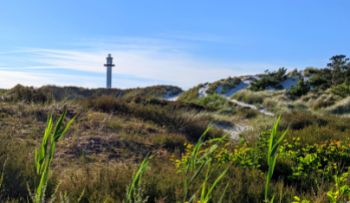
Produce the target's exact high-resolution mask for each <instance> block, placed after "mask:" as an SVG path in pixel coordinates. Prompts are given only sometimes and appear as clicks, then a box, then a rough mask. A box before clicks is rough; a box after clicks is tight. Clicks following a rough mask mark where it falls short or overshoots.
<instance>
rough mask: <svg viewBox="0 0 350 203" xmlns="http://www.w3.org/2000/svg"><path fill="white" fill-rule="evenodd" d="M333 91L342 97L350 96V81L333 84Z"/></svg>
mask: <svg viewBox="0 0 350 203" xmlns="http://www.w3.org/2000/svg"><path fill="white" fill-rule="evenodd" d="M331 91H332V93H333V94H335V95H338V96H340V97H343V98H345V97H347V96H350V83H345V82H344V83H342V84H340V85H336V86H333V87H332V89H331Z"/></svg>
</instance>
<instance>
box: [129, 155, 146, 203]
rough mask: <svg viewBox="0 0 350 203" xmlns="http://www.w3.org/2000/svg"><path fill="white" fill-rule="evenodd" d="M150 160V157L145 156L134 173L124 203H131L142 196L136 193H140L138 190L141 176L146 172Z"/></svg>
mask: <svg viewBox="0 0 350 203" xmlns="http://www.w3.org/2000/svg"><path fill="white" fill-rule="evenodd" d="M151 158H152V156H146V158H145V159H144V160H143V161H142V162H141V164H140V166H139V168H138V169H137V171H136V172H135V173H134V175H133V177H132V180H131V184H130V185H129V186H128V188H127V192H126V200H125V203H133V202H135V201H136V199H137V198H142V194H138V193H139V192H140V190H139V189H140V187H141V184H142V176H143V175H144V173H145V172H146V170H147V168H148V164H149V161H150V159H151Z"/></svg>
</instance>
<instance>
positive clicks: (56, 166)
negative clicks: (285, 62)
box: [0, 55, 350, 203]
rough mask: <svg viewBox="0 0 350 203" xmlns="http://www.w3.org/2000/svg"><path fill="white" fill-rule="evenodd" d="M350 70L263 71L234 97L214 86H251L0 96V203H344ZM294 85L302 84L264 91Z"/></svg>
mask: <svg viewBox="0 0 350 203" xmlns="http://www.w3.org/2000/svg"><path fill="white" fill-rule="evenodd" d="M348 65H349V61H348V60H347V58H346V57H344V56H341V55H339V56H336V57H332V58H331V60H330V63H329V64H328V66H327V67H325V68H323V69H315V68H307V69H305V70H304V71H303V72H300V71H293V72H290V73H286V72H285V70H284V69H280V70H279V71H276V72H267V73H265V74H264V75H261V76H260V80H261V81H260V80H257V81H255V82H253V84H254V85H253V86H255V87H259V88H257V90H259V91H256V90H255V89H254V90H249V89H245V90H241V91H239V92H237V93H235V94H234V95H233V96H232V97H231V98H229V97H227V96H225V95H223V94H224V93H225V91H226V90H223V92H217V90H218V87H223V86H225V85H226V86H227V87H226V89H232V88H234V85H236V84H237V83H238V82H245V81H246V79H247V78H248V77H246V78H245V79H244V77H242V78H238V79H239V80H238V79H235V78H231V79H227V80H220V81H217V82H213V83H208V91H207V92H206V93H207V95H206V96H203V95H202V97H199V94H198V91H199V89H200V88H202V86H197V87H195V88H193V89H190V90H188V91H185V92H183V93H181V92H182V91H181V89H179V88H176V87H172V86H154V87H149V88H138V89H129V90H118V89H112V90H105V89H84V88H76V87H63V88H61V87H54V86H46V87H41V88H32V87H23V86H20V85H18V86H16V87H14V88H12V89H9V90H1V91H0V100H1V101H0V129H1V131H0V201H1V202H43V200H45V201H46V202H49V201H51V202H106V203H108V202H263V201H265V202H295V203H297V202H298V203H301V202H303V203H307V202H346V201H349V200H350V197H349V194H350V192H349V191H350V190H349V188H350V179H349V167H350V158H349V152H350V139H349V135H350V126H349V123H350V118H349V115H350V108H349V106H350V105H349V104H350V95H349V82H348V76H347V73H348V70H349V69H348ZM288 77H299V78H300V80H299V81H298V83H297V84H295V85H294V87H291V88H290V89H287V90H278V91H271V90H269V91H264V90H265V89H269V88H270V87H273V88H276V89H278V88H279V87H278V86H279V85H280V84H281V81H284V80H285V79H286V78H288ZM250 78H251V77H250ZM263 78H265V79H263ZM258 81H260V82H258ZM219 89H220V88H219ZM224 89H225V88H224ZM221 90H222V89H221ZM179 93H181V95H180V97H179V100H177V101H166V100H165V97H166V96H173V95H177V94H179ZM234 100H238V101H239V102H237V101H236V102H235V101H234ZM240 102H241V103H246V104H249V105H250V106H247V105H245V106H241V105H239V103H240ZM62 109H66V110H62ZM267 110H268V111H271V112H272V113H274V114H269V115H266V114H264V111H267ZM278 114H281V117H280V118H278V119H277V122H274V121H275V119H276V118H275V117H276V116H274V115H278ZM51 115H53V116H51ZM55 115H61V116H59V117H57V116H55ZM74 116H76V118H75V117H74ZM54 118H56V119H54ZM73 118H74V124H73V125H71V123H72V122H73V120H72V119H73ZM54 120H56V122H54ZM70 125H71V126H70ZM69 126H70V130H68V131H67V129H68V127H69ZM208 126H209V128H208ZM286 129H288V133H286V131H285V130H286ZM42 132H44V136H41V135H42ZM203 132H204V133H203ZM33 160H35V162H33ZM32 193H33V194H32Z"/></svg>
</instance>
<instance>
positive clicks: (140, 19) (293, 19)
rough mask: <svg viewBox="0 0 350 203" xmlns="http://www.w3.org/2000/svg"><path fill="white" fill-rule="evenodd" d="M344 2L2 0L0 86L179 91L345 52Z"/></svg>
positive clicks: (318, 62)
mask: <svg viewBox="0 0 350 203" xmlns="http://www.w3.org/2000/svg"><path fill="white" fill-rule="evenodd" d="M349 7H350V1H348V0H322V1H320V0H264V1H261V0H255V1H254V0H245V1H243V0H220V1H214V0H211V1H209V0H191V1H189V0H176V1H170V0H149V1H136V0H124V1H119V0H99V1H96V0H74V1H72V0H59V1H58V0H52V1H47V0H31V1H23V0H3V1H1V2H0V88H11V87H13V86H15V85H16V84H19V83H20V84H23V85H30V86H35V87H39V86H42V85H48V84H50V85H58V86H68V85H74V86H81V87H88V88H97V87H105V85H106V84H105V83H106V78H105V77H106V76H105V75H106V70H105V67H103V64H104V63H105V57H106V56H107V54H108V53H111V54H112V55H113V57H114V61H115V64H116V66H115V67H114V68H113V80H112V86H113V87H117V88H132V87H144V86H149V85H157V84H169V85H177V86H180V87H182V88H184V89H187V88H190V87H192V86H194V85H197V84H198V83H204V82H207V81H215V80H218V79H221V78H226V77H229V76H238V75H247V74H256V73H261V72H263V71H264V70H266V69H269V70H276V69H278V68H279V67H286V68H288V69H290V70H291V69H294V68H298V69H302V68H305V67H308V66H315V67H324V66H325V65H326V64H327V62H328V59H329V58H330V57H331V56H333V55H335V54H345V55H350V41H349V36H350V26H348V19H349V17H348V11H349Z"/></svg>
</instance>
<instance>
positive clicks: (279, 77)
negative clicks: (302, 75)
mask: <svg viewBox="0 0 350 203" xmlns="http://www.w3.org/2000/svg"><path fill="white" fill-rule="evenodd" d="M286 72H287V69H285V68H279V69H278V70H277V71H273V72H269V71H266V73H265V74H264V75H262V76H261V77H260V79H258V80H256V81H253V82H252V84H251V85H250V89H251V90H253V91H261V90H265V89H266V88H269V87H271V88H276V89H280V88H282V87H281V85H280V83H281V82H282V81H283V80H285V79H286Z"/></svg>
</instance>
